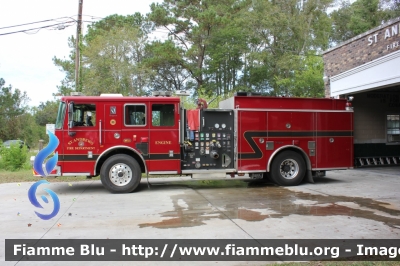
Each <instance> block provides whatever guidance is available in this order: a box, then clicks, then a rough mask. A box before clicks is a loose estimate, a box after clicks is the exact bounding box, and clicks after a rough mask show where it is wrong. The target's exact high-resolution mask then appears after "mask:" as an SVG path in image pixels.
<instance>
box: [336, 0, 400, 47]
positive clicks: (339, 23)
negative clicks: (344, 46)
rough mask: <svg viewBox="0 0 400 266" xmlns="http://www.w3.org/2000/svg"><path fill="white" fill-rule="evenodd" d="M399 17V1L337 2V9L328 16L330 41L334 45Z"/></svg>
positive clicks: (343, 0) (344, 0) (366, 0)
mask: <svg viewBox="0 0 400 266" xmlns="http://www.w3.org/2000/svg"><path fill="white" fill-rule="evenodd" d="M399 16H400V1H399V0H357V1H350V0H341V1H338V8H337V9H336V10H335V11H333V12H332V13H331V14H330V17H331V19H332V34H331V37H330V40H331V42H332V45H335V44H337V43H339V42H343V41H346V40H348V39H351V38H353V37H355V36H357V35H358V34H361V33H364V32H366V31H368V30H370V29H372V28H375V27H377V26H379V25H381V23H383V22H386V21H388V20H391V19H393V18H396V17H399Z"/></svg>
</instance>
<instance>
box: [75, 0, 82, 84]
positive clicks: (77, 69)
mask: <svg viewBox="0 0 400 266" xmlns="http://www.w3.org/2000/svg"><path fill="white" fill-rule="evenodd" d="M78 1H79V8H78V22H77V26H76V44H75V46H76V47H75V91H81V88H80V86H79V75H80V61H81V55H80V47H79V45H80V38H81V32H82V6H83V0H78Z"/></svg>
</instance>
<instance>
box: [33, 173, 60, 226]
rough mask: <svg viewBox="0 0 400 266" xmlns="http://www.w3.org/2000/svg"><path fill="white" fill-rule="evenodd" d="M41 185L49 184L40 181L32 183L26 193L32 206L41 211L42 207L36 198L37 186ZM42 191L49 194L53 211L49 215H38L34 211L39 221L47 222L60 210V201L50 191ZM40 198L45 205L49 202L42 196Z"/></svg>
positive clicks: (45, 189) (45, 181) (46, 189)
mask: <svg viewBox="0 0 400 266" xmlns="http://www.w3.org/2000/svg"><path fill="white" fill-rule="evenodd" d="M41 184H50V182H49V181H47V180H40V181H38V182H36V183H34V184H33V185H32V186H31V188H30V189H29V191H28V197H29V201H30V202H31V203H32V205H33V206H35V207H37V208H41V209H43V206H42V205H41V204H40V203H39V201H38V200H37V198H36V190H37V188H38V186H40V185H41ZM43 190H44V191H46V192H47V193H49V195H50V197H51V198H52V199H53V202H54V209H53V211H52V212H51V213H50V214H41V213H38V212H37V211H35V213H36V215H37V216H38V217H39V218H40V219H42V220H49V219H51V218H53V217H54V216H56V215H57V213H58V211H59V210H60V200H59V199H58V196H57V194H56V193H55V192H54V191H52V190H50V189H48V188H44V189H43ZM41 198H42V200H43V201H44V202H45V203H49V200H48V199H47V198H46V197H45V196H44V195H42V196H41Z"/></svg>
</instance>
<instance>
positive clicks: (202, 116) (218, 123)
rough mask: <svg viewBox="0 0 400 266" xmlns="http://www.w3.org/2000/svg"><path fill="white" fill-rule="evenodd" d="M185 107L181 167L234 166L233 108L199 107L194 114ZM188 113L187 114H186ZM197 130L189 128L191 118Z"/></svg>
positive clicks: (191, 122)
mask: <svg viewBox="0 0 400 266" xmlns="http://www.w3.org/2000/svg"><path fill="white" fill-rule="evenodd" d="M189 112H191V110H188V111H187V112H186V113H187V115H186V117H188V119H189V123H188V119H187V120H186V124H185V128H186V129H187V130H186V131H185V141H184V146H183V152H182V154H183V156H182V165H181V167H182V170H190V169H193V170H207V169H228V168H234V113H233V111H232V110H217V109H215V110H214V109H205V110H198V115H195V116H194V117H193V115H192V114H189ZM188 114H189V115H188ZM197 118H198V119H199V120H198V121H197V122H198V123H194V124H197V125H198V130H190V129H189V128H188V124H193V121H190V119H197Z"/></svg>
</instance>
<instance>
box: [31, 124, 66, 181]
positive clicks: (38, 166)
mask: <svg viewBox="0 0 400 266" xmlns="http://www.w3.org/2000/svg"><path fill="white" fill-rule="evenodd" d="M47 133H48V134H49V139H50V141H49V144H48V145H47V146H46V147H44V148H43V149H42V150H41V151H39V152H38V154H37V155H36V157H35V160H34V162H33V169H35V171H36V172H37V173H38V174H39V175H41V176H42V177H46V176H48V175H49V173H51V171H53V169H54V167H55V166H56V165H57V162H58V152H56V153H55V154H54V156H53V157H51V158H49V159H48V160H47V162H46V163H45V164H43V163H44V160H45V159H46V158H47V156H49V155H50V154H51V153H52V152H53V151H55V150H56V148H57V146H58V144H59V143H60V142H59V141H58V138H57V137H56V136H55V135H54V134H53V133H51V132H50V131H47Z"/></svg>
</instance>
